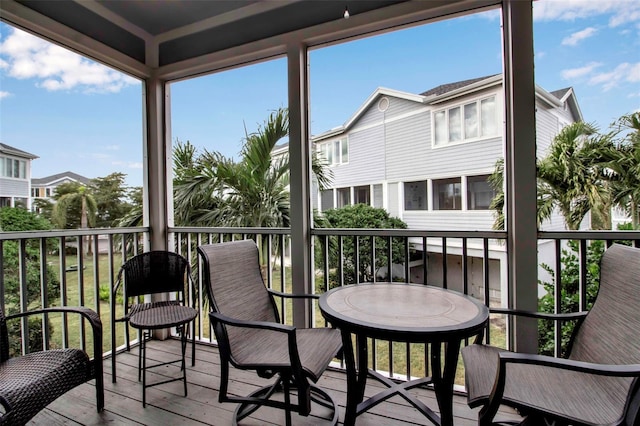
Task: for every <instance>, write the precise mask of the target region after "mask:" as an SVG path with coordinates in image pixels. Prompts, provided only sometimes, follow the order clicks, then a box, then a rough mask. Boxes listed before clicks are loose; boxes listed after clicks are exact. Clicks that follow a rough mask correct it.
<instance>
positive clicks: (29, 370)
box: [0, 307, 104, 425]
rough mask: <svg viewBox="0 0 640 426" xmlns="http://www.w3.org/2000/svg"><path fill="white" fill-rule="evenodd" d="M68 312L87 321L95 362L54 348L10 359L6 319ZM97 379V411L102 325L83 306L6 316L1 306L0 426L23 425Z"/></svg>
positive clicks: (101, 396)
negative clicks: (78, 387)
mask: <svg viewBox="0 0 640 426" xmlns="http://www.w3.org/2000/svg"><path fill="white" fill-rule="evenodd" d="M53 312H66V313H73V314H79V315H81V316H82V317H83V318H85V319H86V320H88V322H89V324H90V325H91V329H92V331H93V334H92V337H93V359H90V358H89V355H88V354H87V353H86V352H85V351H83V350H81V349H76V348H67V349H51V350H42V351H37V352H31V353H27V354H24V355H21V356H14V357H10V355H9V333H8V330H7V320H16V319H18V318H23V317H28V316H31V315H36V314H44V313H53ZM92 379H95V385H96V405H97V410H98V412H100V411H102V409H103V408H104V382H103V377H102V322H101V321H100V317H99V316H98V314H96V313H95V312H94V311H92V310H91V309H88V308H83V307H57V308H46V309H38V310H32V311H28V312H21V313H18V314H12V315H7V316H6V317H5V315H4V312H3V311H2V308H1V307H0V425H23V424H25V423H26V422H28V421H29V420H30V419H31V418H33V417H34V416H35V415H36V414H38V412H40V410H42V409H43V408H45V407H46V406H47V405H49V404H50V403H51V402H53V401H54V400H55V399H57V398H58V397H60V396H62V395H63V394H65V393H66V392H68V391H69V390H71V389H73V388H75V387H76V386H78V385H81V384H82V383H85V382H87V381H89V380H92Z"/></svg>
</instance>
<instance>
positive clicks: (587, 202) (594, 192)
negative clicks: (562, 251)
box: [489, 122, 611, 230]
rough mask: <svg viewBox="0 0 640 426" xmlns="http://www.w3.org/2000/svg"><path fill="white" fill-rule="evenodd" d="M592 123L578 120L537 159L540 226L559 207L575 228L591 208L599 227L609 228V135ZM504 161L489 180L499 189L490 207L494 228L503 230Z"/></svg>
mask: <svg viewBox="0 0 640 426" xmlns="http://www.w3.org/2000/svg"><path fill="white" fill-rule="evenodd" d="M596 134H597V129H596V127H595V126H593V125H592V124H587V123H583V122H576V123H573V124H570V125H568V126H566V127H565V128H563V129H562V131H561V132H560V133H559V134H558V135H556V137H555V138H554V140H553V142H552V144H551V146H550V147H549V152H548V153H547V155H546V156H545V157H544V158H542V159H541V160H539V161H538V162H537V167H536V168H537V176H538V180H537V212H536V213H537V215H536V220H537V223H538V227H540V225H541V224H542V223H543V222H544V221H545V220H548V219H549V218H550V217H551V215H552V213H553V211H554V210H555V209H556V208H558V209H559V211H560V213H561V214H562V216H563V218H564V220H565V222H566V224H567V227H568V228H569V229H571V230H576V229H578V227H579V226H580V223H581V222H582V220H583V219H584V217H585V215H586V214H587V213H588V212H589V211H591V212H592V216H594V217H596V218H597V220H596V221H593V222H592V224H595V223H597V222H598V221H599V222H600V223H599V224H598V225H597V226H595V227H596V228H598V227H600V228H607V225H606V223H607V222H608V221H609V214H608V210H610V206H611V202H610V193H609V188H608V185H607V179H606V173H605V165H606V163H605V161H606V158H607V152H609V151H610V148H611V140H610V138H609V137H608V136H606V135H605V136H596ZM503 176H504V160H503V159H499V160H498V161H497V162H496V164H495V169H494V172H493V173H492V174H491V176H490V177H489V183H490V184H491V186H492V187H493V188H494V189H495V190H496V196H495V197H494V199H493V200H492V202H491V206H490V208H491V209H493V210H494V211H495V213H496V214H495V220H494V223H493V228H494V229H504V222H505V218H504V201H505V199H504V191H503V182H504V178H503Z"/></svg>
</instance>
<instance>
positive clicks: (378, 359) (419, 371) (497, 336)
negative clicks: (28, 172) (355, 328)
mask: <svg viewBox="0 0 640 426" xmlns="http://www.w3.org/2000/svg"><path fill="white" fill-rule="evenodd" d="M73 259H74V257H71V256H68V257H67V266H69V265H70V264H71V263H72V262H73V263H75V262H74V260H73ZM48 261H49V263H50V264H51V265H52V266H53V268H54V269H55V270H56V271H59V270H60V266H59V263H60V259H59V257H57V256H49V257H48ZM121 263H122V257H121V255H120V254H114V256H113V265H114V266H113V275H114V276H113V280H114V283H115V280H116V278H117V273H118V271H119V268H120V265H121ZM84 266H85V268H84V269H83V270H82V271H78V270H71V271H67V272H66V273H65V274H66V288H67V297H66V305H69V306H77V305H84V306H88V307H90V308H92V309H94V310H98V311H99V313H100V317H101V319H102V326H103V352H107V351H110V350H111V307H110V304H109V293H110V288H111V287H110V282H111V277H110V271H109V257H108V256H107V255H99V256H98V265H97V266H98V268H97V273H95V268H94V262H93V257H91V256H89V257H87V258H86V259H85V260H84ZM195 276H197V275H196V273H195V272H194V277H195ZM80 277H82V281H81V279H80ZM273 277H274V281H276V284H275V287H276V289H278V290H280V288H279V287H280V285H279V277H280V270H279V269H278V268H276V269H274V271H273ZM96 278H97V283H98V286H99V294H102V300H100V302H99V304H98V305H96V302H95V301H96ZM81 282H82V284H83V285H82V288H81V284H80V283H81ZM285 291H287V292H290V291H291V274H290V271H289V270H288V268H287V270H285ZM59 304H60V303H59V301H57V300H56V301H52V302H51V305H59ZM122 310H123V306H122V303H121V302H120V303H118V304H117V306H116V314H117V316H118V317H119V316H121V315H122ZM285 310H286V315H285V317H286V321H285V322H286V323H287V324H291V323H292V320H291V301H290V300H288V301H287V303H286V304H285ZM50 321H51V325H52V329H53V332H52V334H51V342H52V346H54V347H61V346H62V330H63V327H62V322H61V321H62V317H61V315H51V316H50ZM199 321H202V329H203V330H204V334H203V337H206V338H209V337H210V336H209V318H208V315H201V316H200V319H199ZM315 323H316V326H320V327H321V326H324V325H325V321H324V318H323V317H322V314H321V313H320V310H319V308H318V306H317V303H315ZM82 332H83V331H82V330H81V329H80V320H79V316H77V315H70V316H69V317H68V340H69V344H70V346H72V347H79V346H78V345H79V342H80V340H81V339H82V334H81V333H82ZM116 333H117V336H116V346H120V345H123V344H124V342H125V341H124V325H123V324H122V323H119V324H117V328H116ZM130 333H131V336H132V338H134V339H135V337H136V336H137V334H136V330H135V329H131V331H130ZM84 335H85V341H86V345H87V348H92V345H93V342H92V337H91V332H90V327H88V326H85V327H84ZM491 339H492V340H491V343H492V344H493V345H496V346H500V347H504V344H505V333H504V329H503V328H501V327H498V326H496V325H493V324H492V325H491ZM369 344H370V349H369V353H370V354H371V357H372V359H373V347H372V345H373V342H372V341H370V342H369ZM375 344H376V347H375V366H376V368H377V369H379V370H381V371H389V370H390V367H389V353H390V352H391V353H392V354H393V357H392V359H393V371H394V374H395V375H401V376H404V375H405V374H406V373H407V368H406V365H407V358H408V356H407V355H409V359H410V362H411V365H410V374H411V376H414V377H419V376H424V375H426V374H425V370H426V367H427V365H428V363H429V361H428V360H429V356H428V353H427V354H425V345H424V344H414V343H412V344H406V343H393V345H390V344H389V342H387V341H382V340H376V342H375ZM370 367H373V363H372V362H371V360H370ZM456 383H457V384H464V366H463V363H462V359H460V360H459V361H458V368H457V371H456Z"/></svg>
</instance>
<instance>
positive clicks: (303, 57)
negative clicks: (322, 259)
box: [287, 44, 313, 327]
mask: <svg viewBox="0 0 640 426" xmlns="http://www.w3.org/2000/svg"><path fill="white" fill-rule="evenodd" d="M307 69H308V67H307V48H306V46H304V45H302V44H292V45H290V46H288V47H287V70H288V88H289V173H290V174H291V176H290V178H291V179H290V191H291V192H290V194H291V195H290V196H291V212H290V214H291V246H292V247H293V248H294V249H293V250H291V278H292V281H293V289H292V290H293V292H294V293H310V292H311V288H310V286H311V282H312V280H311V273H312V271H313V265H312V264H311V262H312V256H311V198H310V195H311V177H310V170H311V156H310V149H311V147H310V146H309V130H308V123H309V117H308V114H309V108H308V107H309V97H308V96H307V94H308V79H307ZM293 325H295V326H296V327H309V326H310V325H311V307H310V305H309V302H308V301H307V300H304V299H294V301H293Z"/></svg>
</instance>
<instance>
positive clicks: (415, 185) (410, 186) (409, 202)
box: [404, 180, 428, 210]
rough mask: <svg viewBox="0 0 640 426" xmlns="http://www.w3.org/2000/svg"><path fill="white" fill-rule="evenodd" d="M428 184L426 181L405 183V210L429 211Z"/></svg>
mask: <svg viewBox="0 0 640 426" xmlns="http://www.w3.org/2000/svg"><path fill="white" fill-rule="evenodd" d="M427 208H428V206H427V182H426V181H424V180H420V181H416V182H405V183H404V209H405V210H427Z"/></svg>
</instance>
